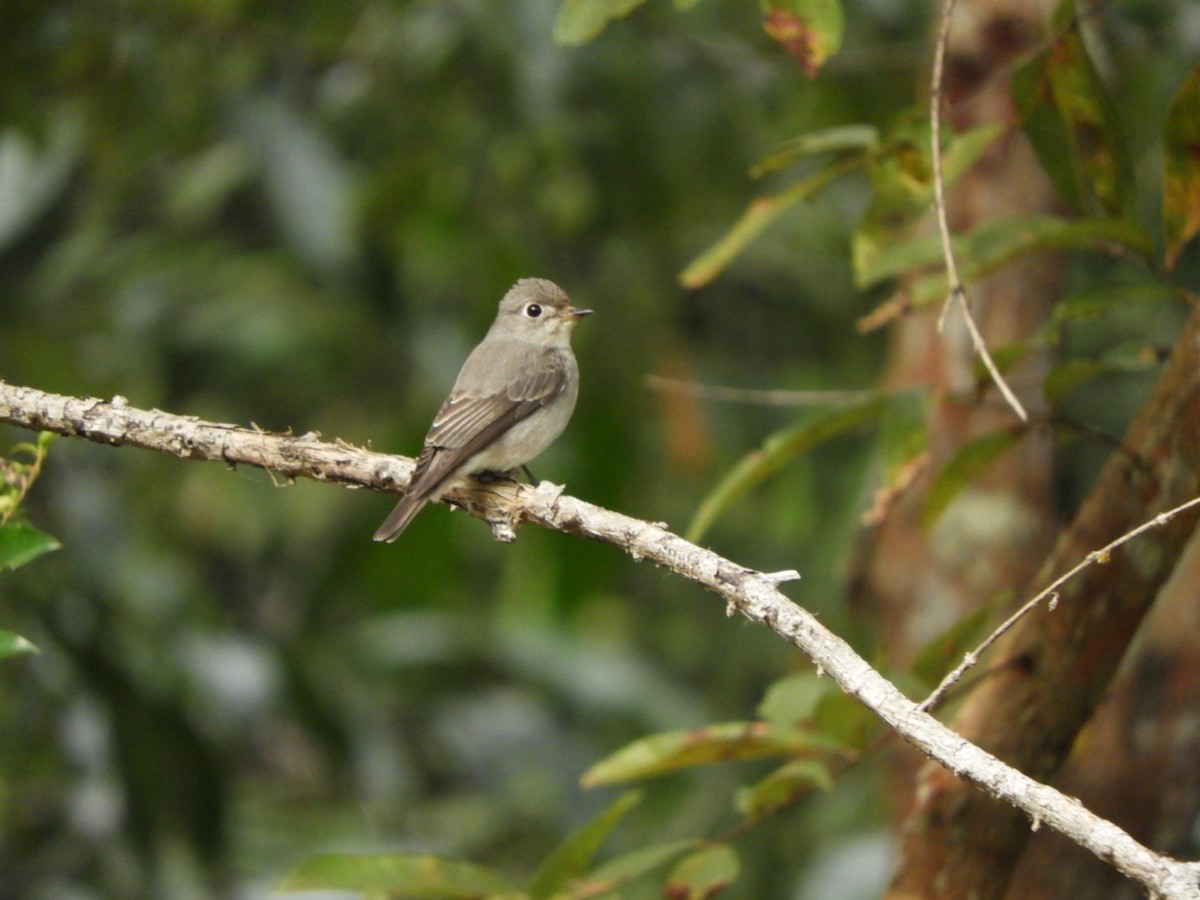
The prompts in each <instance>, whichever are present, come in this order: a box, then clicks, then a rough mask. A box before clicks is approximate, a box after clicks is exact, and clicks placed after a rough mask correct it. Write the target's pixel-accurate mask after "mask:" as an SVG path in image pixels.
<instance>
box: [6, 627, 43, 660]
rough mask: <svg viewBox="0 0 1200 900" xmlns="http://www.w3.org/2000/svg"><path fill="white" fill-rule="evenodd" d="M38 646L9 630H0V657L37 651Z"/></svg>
mask: <svg viewBox="0 0 1200 900" xmlns="http://www.w3.org/2000/svg"><path fill="white" fill-rule="evenodd" d="M37 652H38V648H37V647H35V646H34V645H33V643H32V642H31V641H29V640H28V639H26V638H23V637H21V635H19V634H13V633H12V632H11V631H0V659H5V658H6V657H9V656H18V655H20V654H22V653H37Z"/></svg>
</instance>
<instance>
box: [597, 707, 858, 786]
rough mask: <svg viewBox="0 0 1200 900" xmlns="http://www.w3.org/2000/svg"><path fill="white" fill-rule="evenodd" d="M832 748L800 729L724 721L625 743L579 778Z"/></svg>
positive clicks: (611, 779)
mask: <svg viewBox="0 0 1200 900" xmlns="http://www.w3.org/2000/svg"><path fill="white" fill-rule="evenodd" d="M836 749H837V746H836V745H835V744H833V743H832V742H830V741H827V740H826V739H824V738H823V737H821V736H820V735H817V734H814V733H813V732H811V731H807V730H804V729H800V728H775V727H773V726H771V725H769V724H767V723H766V722H724V723H721V724H718V725H709V726H708V727H706V728H697V729H695V730H693V731H668V732H664V733H662V734H655V735H651V736H650V737H646V738H642V739H640V740H637V741H634V742H633V743H632V744H627V745H626V746H625V747H622V748H621V749H620V750H618V751H617V752H616V753H613V754H612V755H610V756H608V757H606V758H605V759H602V760H600V762H598V763H596V765H594V766H592V767H591V768H590V769H589V770H588V771H587V772H586V773H584V776H583V779H582V781H583V784H584V785H585V786H586V787H595V786H596V785H600V784H614V783H617V782H624V781H633V780H635V779H639V778H651V777H654V776H656V775H664V774H666V773H668V772H675V771H678V770H680V769H689V768H692V767H694V766H702V765H708V764H709V763H717V762H728V761H729V760H735V759H758V758H761V757H764V756H781V755H782V756H791V755H799V754H812V753H824V752H827V751H829V750H836Z"/></svg>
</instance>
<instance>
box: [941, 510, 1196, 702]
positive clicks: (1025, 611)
mask: <svg viewBox="0 0 1200 900" xmlns="http://www.w3.org/2000/svg"><path fill="white" fill-rule="evenodd" d="M1193 506H1200V497H1194V498H1192V499H1191V500H1188V501H1187V502H1186V503H1181V504H1179V505H1178V506H1176V507H1175V508H1174V509H1169V510H1167V511H1166V512H1163V513H1159V514H1158V515H1157V516H1155V517H1154V518H1153V519H1151V520H1150V521H1148V522H1143V523H1142V524H1141V525H1139V526H1138V527H1137V528H1134V529H1133V530H1131V531H1127V532H1125V534H1123V535H1121V536H1120V537H1119V538H1117V539H1116V540H1115V541H1111V542H1110V543H1108V544H1105V545H1104V546H1103V547H1101V548H1100V549H1099V550H1093V551H1091V552H1090V553H1089V554H1088V555H1087V556H1085V557H1084V558H1083V561H1082V562H1081V563H1079V564H1078V565H1076V566H1074V567H1073V568H1071V569H1068V570H1067V571H1066V572H1064V573H1063V574H1062V575H1060V576H1058V578H1055V579H1054V580H1053V581H1052V582H1050V584H1048V585H1047V586H1046V587H1045V588H1043V589H1042V590H1041V591H1040V592H1039V593H1038V594H1037V595H1036V596H1034V597H1033V598H1032V599H1030V600H1028V601H1026V603H1025V604H1024V605H1023V606H1021V608H1020V609H1018V610H1017V611H1016V612H1015V613H1013V614H1012V615H1011V616H1009V617H1008V618H1007V619H1005V620H1004V622H1003V623H1001V624H1000V626H999V627H998V628H997V629H996V630H995V631H993V632H992V633H991V634H989V635H988V636H987V638H986V639H985V640H984V641H983V642H982V643H980V645H979V646H978V647H976V648H975V649H974V650H972V651H971V652H970V653H968V654H966V655H965V656H964V657H963V661H962V662H961V663H959V664H958V665H957V666H956V667H955V669H954V671H952V672H950V673H949V674H948V675H947V676H946V677H945V678H943V679H942V681H941V683H940V684H939V685H938V686H937V688H936V689H935V690H934V691H933V693H931V694H930V695H929V696H928V697H926V698H925V700H924V701H923V702H922V703H921V709H922V710H923V711H924V712H929V711H930V710H932V709H934V708H936V707H937V705H938V704H939V703H941V702H942V699H943V698H944V697H945V696H946V692H947V691H948V690H950V688H952V687H954V685H956V684H957V683H958V682H959V681H960V680H961V679H962V677H963V675H965V674H966V673H967V672H968V671H969V670H970V669H971V668H972V667H974V666H975V665H976V664H977V663H978V662H979V657H981V656H982V655H983V654H984V653H985V652H987V650H988V648H989V647H991V646H992V644H994V643H996V641H998V640H999V639H1000V638H1001V636H1003V635H1004V633H1005V632H1006V631H1009V630H1010V629H1011V628H1012V627H1013V626H1014V625H1016V624H1017V622H1019V621H1020V620H1021V619H1023V618H1025V616H1027V615H1029V613H1031V612H1033V610H1034V609H1036V608H1037V606H1038V604H1040V603H1041V602H1042V601H1043V600H1045V599H1046V598H1047V597H1050V598H1051V603H1052V604H1053V603H1054V601H1055V600H1056V599H1057V598H1058V589H1059V588H1060V587H1062V586H1063V585H1064V584H1066V583H1067V582H1068V581H1070V580H1071V579H1072V578H1074V577H1075V576H1076V575H1078V574H1079V573H1080V572H1082V571H1083V570H1084V569H1086V568H1087V567H1088V566H1090V565H1092V564H1093V563H1106V562H1108V559H1109V557H1110V556H1111V555H1112V552H1113V551H1114V550H1116V549H1117V548H1118V547H1120V546H1121V545H1122V544H1125V543H1128V542H1129V541H1131V540H1133V539H1134V538H1135V537H1137V536H1138V535H1140V534H1144V533H1145V532H1147V531H1149V530H1150V529H1152V528H1159V527H1161V526H1163V525H1166V524H1167V523H1168V522H1170V521H1171V520H1172V519H1173V518H1175V517H1176V516H1177V515H1179V514H1180V513H1181V512H1184V511H1186V510H1189V509H1191V508H1192V507H1193ZM1051 608H1053V607H1051Z"/></svg>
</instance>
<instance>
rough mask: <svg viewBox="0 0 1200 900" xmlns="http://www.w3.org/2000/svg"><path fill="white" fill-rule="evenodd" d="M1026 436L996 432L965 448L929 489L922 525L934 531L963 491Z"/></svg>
mask: <svg viewBox="0 0 1200 900" xmlns="http://www.w3.org/2000/svg"><path fill="white" fill-rule="evenodd" d="M1023 436H1024V434H1023V432H1022V431H1021V430H1020V429H1004V430H1000V431H992V432H989V433H987V434H984V435H981V436H979V437H977V438H975V439H974V440H973V441H969V442H967V443H966V444H964V445H963V446H962V447H961V448H960V449H959V450H958V452H957V453H955V454H954V456H953V457H951V458H950V460H949V462H947V463H946V465H945V466H943V467H942V470H941V471H940V472H938V474H937V477H936V478H935V479H934V481H933V484H932V485H930V487H929V493H928V495H927V496H926V500H925V510H924V512H923V514H922V521H923V522H924V525H925V527H926V528H932V527H933V526H934V524H935V523H936V522H937V520H938V519H939V518H941V515H942V513H944V512H945V511H946V508H947V507H948V506H949V505H950V504H951V503H952V502H953V500H954V498H955V497H957V496H958V495H959V494H960V493H961V492H962V491H963V489H965V488H966V487H968V486H969V485H970V484H971V483H972V482H973V481H974V480H975V479H976V478H978V477H979V475H980V473H982V472H983V471H984V470H985V469H987V467H988V466H990V465H991V464H992V463H994V462H995V461H996V460H998V459H999V458H1000V457H1001V456H1003V455H1004V454H1005V453H1007V452H1008V451H1009V450H1011V449H1012V448H1013V447H1015V446H1016V445H1017V442H1018V441H1020V440H1021V438H1022V437H1023Z"/></svg>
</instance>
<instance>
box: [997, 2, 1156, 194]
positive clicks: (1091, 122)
mask: <svg viewBox="0 0 1200 900" xmlns="http://www.w3.org/2000/svg"><path fill="white" fill-rule="evenodd" d="M1078 9H1079V7H1077V6H1076V4H1075V3H1074V2H1072V0H1062V2H1061V3H1060V4H1059V6H1058V9H1057V11H1056V13H1055V16H1054V27H1055V28H1056V29H1057V32H1058V33H1057V36H1056V37H1055V40H1054V42H1053V43H1052V44H1051V45H1050V46H1048V47H1047V48H1046V49H1044V50H1042V51H1041V52H1040V53H1038V54H1036V55H1035V56H1034V57H1033V58H1032V59H1030V60H1029V61H1028V62H1026V63H1025V64H1024V65H1022V66H1020V67H1019V68H1018V69H1017V70H1016V71H1015V72H1014V73H1013V80H1012V84H1013V96H1014V98H1015V100H1016V103H1017V110H1018V113H1019V114H1020V116H1021V122H1022V126H1023V128H1024V129H1025V133H1026V134H1027V135H1028V136H1029V140H1030V143H1031V144H1032V145H1033V148H1034V152H1035V153H1037V156H1038V159H1039V161H1040V162H1041V163H1042V166H1043V167H1044V168H1045V170H1046V172H1047V174H1048V175H1049V176H1050V178H1051V180H1052V181H1053V182H1054V185H1055V187H1056V188H1057V189H1058V190H1059V192H1060V193H1061V194H1062V195H1063V198H1064V199H1065V200H1066V201H1067V202H1068V203H1070V204H1071V206H1072V207H1074V208H1075V210H1076V211H1077V212H1080V213H1083V214H1085V215H1094V214H1096V213H1098V212H1101V211H1103V212H1107V213H1109V214H1111V215H1122V214H1124V212H1125V210H1126V207H1127V203H1128V197H1129V195H1130V194H1131V192H1132V189H1133V163H1132V161H1131V158H1130V156H1129V151H1128V149H1127V148H1126V145H1125V141H1124V138H1123V137H1122V135H1121V130H1120V127H1119V125H1118V122H1117V118H1116V107H1115V104H1114V103H1113V102H1112V99H1111V98H1110V97H1109V94H1108V90H1107V88H1106V87H1105V85H1104V82H1103V81H1102V80H1101V78H1100V75H1099V73H1098V72H1097V71H1096V67H1095V64H1094V63H1093V62H1092V60H1091V57H1090V56H1089V55H1088V52H1087V47H1086V46H1085V44H1084V42H1083V39H1082V36H1081V35H1080V33H1079V22H1078V19H1077V15H1078Z"/></svg>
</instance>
